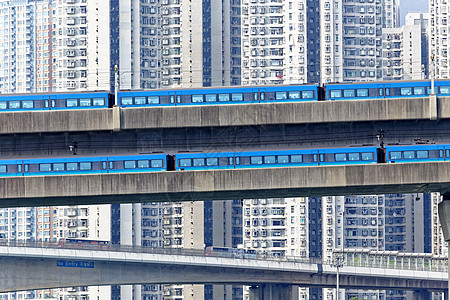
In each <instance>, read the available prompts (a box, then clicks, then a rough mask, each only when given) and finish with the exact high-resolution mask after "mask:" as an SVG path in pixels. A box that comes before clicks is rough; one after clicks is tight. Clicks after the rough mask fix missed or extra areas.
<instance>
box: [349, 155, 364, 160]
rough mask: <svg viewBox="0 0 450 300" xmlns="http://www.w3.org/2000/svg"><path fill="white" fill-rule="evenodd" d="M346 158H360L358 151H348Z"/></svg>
mask: <svg viewBox="0 0 450 300" xmlns="http://www.w3.org/2000/svg"><path fill="white" fill-rule="evenodd" d="M348 160H361V158H360V157H359V153H349V154H348Z"/></svg>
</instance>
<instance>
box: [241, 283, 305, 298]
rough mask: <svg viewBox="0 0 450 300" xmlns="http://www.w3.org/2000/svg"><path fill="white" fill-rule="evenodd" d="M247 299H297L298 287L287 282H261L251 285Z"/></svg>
mask: <svg viewBox="0 0 450 300" xmlns="http://www.w3.org/2000/svg"><path fill="white" fill-rule="evenodd" d="M249 296H250V297H249V300H298V287H297V286H293V285H288V284H274V283H268V284H262V285H259V286H252V287H250V290H249Z"/></svg>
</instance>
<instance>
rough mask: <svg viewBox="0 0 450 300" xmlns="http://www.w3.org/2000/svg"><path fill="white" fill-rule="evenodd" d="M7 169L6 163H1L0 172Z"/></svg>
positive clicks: (4, 171)
mask: <svg viewBox="0 0 450 300" xmlns="http://www.w3.org/2000/svg"><path fill="white" fill-rule="evenodd" d="M6 171H7V169H6V165H1V166H0V173H6Z"/></svg>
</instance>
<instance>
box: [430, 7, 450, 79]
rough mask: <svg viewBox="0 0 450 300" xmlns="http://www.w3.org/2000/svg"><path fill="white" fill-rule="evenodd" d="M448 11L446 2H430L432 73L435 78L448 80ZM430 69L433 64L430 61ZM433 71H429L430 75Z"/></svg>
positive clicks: (449, 71)
mask: <svg viewBox="0 0 450 300" xmlns="http://www.w3.org/2000/svg"><path fill="white" fill-rule="evenodd" d="M449 9H450V3H448V2H447V1H439V0H430V1H429V10H430V40H429V41H430V44H429V48H430V59H431V60H433V58H434V72H435V77H436V78H448V77H449V75H450V70H449V68H450V64H449V46H450V44H449V42H448V40H449V37H448V28H449V13H448V12H449ZM430 68H433V64H432V62H431V61H430ZM432 73H433V70H430V74H432Z"/></svg>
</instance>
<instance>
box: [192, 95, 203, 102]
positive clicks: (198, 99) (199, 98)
mask: <svg viewBox="0 0 450 300" xmlns="http://www.w3.org/2000/svg"><path fill="white" fill-rule="evenodd" d="M199 102H203V95H192V103H199Z"/></svg>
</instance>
